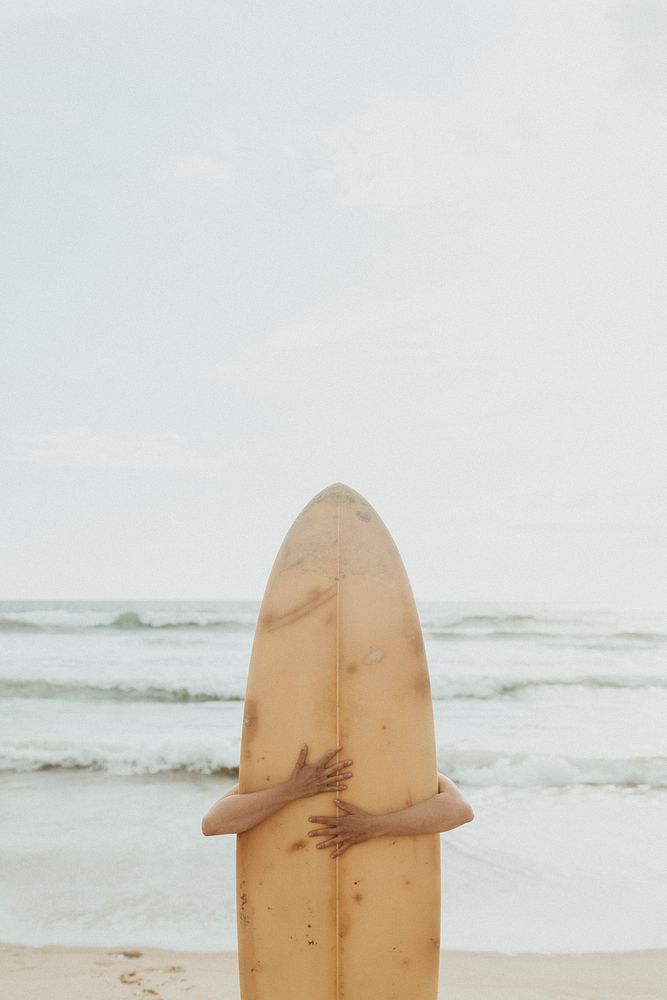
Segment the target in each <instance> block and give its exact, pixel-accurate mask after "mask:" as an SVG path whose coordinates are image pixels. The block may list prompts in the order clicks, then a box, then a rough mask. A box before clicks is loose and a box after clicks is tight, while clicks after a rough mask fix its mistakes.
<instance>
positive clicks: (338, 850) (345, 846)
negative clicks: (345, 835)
mask: <svg viewBox="0 0 667 1000" xmlns="http://www.w3.org/2000/svg"><path fill="white" fill-rule="evenodd" d="M320 846H322V845H320ZM350 846H351V845H350V844H341V845H340V847H337V848H336V850H335V851H332V852H331V854H330V855H329V857H331V858H337V857H338V855H339V854H342V853H343V851H346V850H347V849H348V847H350Z"/></svg>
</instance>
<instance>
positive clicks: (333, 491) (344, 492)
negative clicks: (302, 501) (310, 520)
mask: <svg viewBox="0 0 667 1000" xmlns="http://www.w3.org/2000/svg"><path fill="white" fill-rule="evenodd" d="M322 501H325V502H329V503H331V502H332V501H333V502H334V503H357V502H358V501H361V502H362V503H365V502H366V501H364V498H363V497H362V495H361V494H360V493H357V491H356V490H353V489H352V487H351V486H346V485H345V483H332V484H331V486H326V487H325V488H324V489H323V490H320V492H319V493H318V494H317V496H315V497H313V499H312V500H311V501H310V503H321V502H322ZM308 506H310V504H308Z"/></svg>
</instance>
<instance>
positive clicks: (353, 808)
mask: <svg viewBox="0 0 667 1000" xmlns="http://www.w3.org/2000/svg"><path fill="white" fill-rule="evenodd" d="M334 802H335V803H336V805H337V806H340V807H341V809H344V810H345V812H348V813H354V812H357V807H356V806H353V805H351V804H350V803H349V802H343V800H342V799H334Z"/></svg>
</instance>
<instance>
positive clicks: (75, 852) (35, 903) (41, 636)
mask: <svg viewBox="0 0 667 1000" xmlns="http://www.w3.org/2000/svg"><path fill="white" fill-rule="evenodd" d="M257 612H258V604H257V603H255V602H243V601H240V602H230V601H228V602H132V601H117V602H91V601H68V602H63V601H60V602H20V601H11V602H8V601H5V602H2V603H0V699H1V700H0V781H1V782H2V792H3V795H2V800H3V805H2V818H1V819H0V853H1V855H2V858H3V871H2V875H1V876H0V879H1V882H2V898H1V900H0V939H1V940H4V941H15V942H20V943H26V944H46V943H52V944H56V943H58V944H100V945H119V946H120V945H123V944H134V945H136V944H140V945H141V944H143V945H145V946H147V945H158V946H164V947H181V948H201V949H206V950H209V949H210V950H217V949H234V948H235V946H236V936H235V896H234V892H235V888H234V840H235V838H234V837H212V838H205V837H203V836H202V834H201V830H200V822H201V817H202V816H203V814H204V813H205V812H206V811H207V810H208V808H209V807H210V805H211V804H212V803H213V801H215V799H216V798H217V797H218V796H219V795H220V794H222V792H223V791H225V790H226V789H227V788H228V787H230V785H231V784H232V783H233V782H234V780H235V776H236V774H237V773H238V762H239V745H240V733H241V719H242V712H243V696H244V691H245V683H246V677H247V669H248V661H249V655H250V648H251V643H252V636H253V632H254V627H255V623H256V619H257ZM419 612H420V617H421V620H422V627H423V630H424V637H425V641H426V651H427V656H428V661H429V670H430V675H431V688H432V694H433V707H434V717H435V727H436V740H437V753H438V765H439V768H440V770H441V771H443V772H444V773H445V774H448V775H449V776H450V777H451V778H452V779H453V780H454V781H456V782H457V783H458V784H459V785H460V786H461V788H462V790H463V791H464V793H465V795H466V796H467V798H468V799H469V800H470V802H471V803H472V805H473V807H474V809H475V814H476V816H475V820H474V822H473V823H470V824H466V825H465V826H463V827H461V828H459V829H457V830H453V831H450V832H448V833H446V834H443V835H442V848H443V851H442V879H443V934H442V940H443V946H444V947H449V948H465V949H494V950H503V951H518V950H522V951H586V950H613V949H620V948H648V947H663V946H665V945H666V944H667V920H666V919H665V917H666V916H667V903H666V890H665V886H666V885H667V856H666V852H665V850H664V833H665V829H666V827H667V824H666V822H665V821H666V820H667V726H666V725H665V721H666V720H667V665H666V659H665V654H666V652H667V616H665V615H657V614H648V613H643V612H641V611H637V610H633V609H618V608H607V607H590V606H587V607H583V606H579V605H573V604H559V605H556V604H548V605H547V604H531V603H520V604H519V603H511V604H509V603H498V602H496V603H484V604H482V603H471V602H465V603H454V602H438V603H427V602H421V603H419ZM303 739H304V740H306V741H308V740H309V739H311V740H312V741H313V742H315V734H312V735H311V734H308V733H305V732H304V734H303ZM297 749H298V748H295V757H296V750H297ZM355 765H356V766H357V767H362V766H363V762H361V761H356V762H355ZM387 774H388V780H389V777H390V774H391V760H389V759H388V760H387ZM349 785H350V787H349V789H348V791H347V792H346V793H345V795H346V796H347V797H348V798H349V800H350V801H353V802H354V801H355V797H354V779H352V780H351V781H350V783H349ZM358 804H359V805H360V806H362V807H363V805H364V803H363V802H358ZM350 850H354V848H351V849H350ZM322 854H323V857H322V863H323V864H326V863H331V864H333V863H334V862H332V861H330V859H329V858H328V854H326V852H322Z"/></svg>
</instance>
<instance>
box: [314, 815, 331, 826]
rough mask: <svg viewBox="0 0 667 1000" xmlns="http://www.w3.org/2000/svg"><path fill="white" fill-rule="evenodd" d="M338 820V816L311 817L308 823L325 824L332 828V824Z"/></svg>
mask: <svg viewBox="0 0 667 1000" xmlns="http://www.w3.org/2000/svg"><path fill="white" fill-rule="evenodd" d="M337 819H338V816H309V817H308V822H309V823H324V825H325V826H331V824H332V823H335V822H336V820H337Z"/></svg>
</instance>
